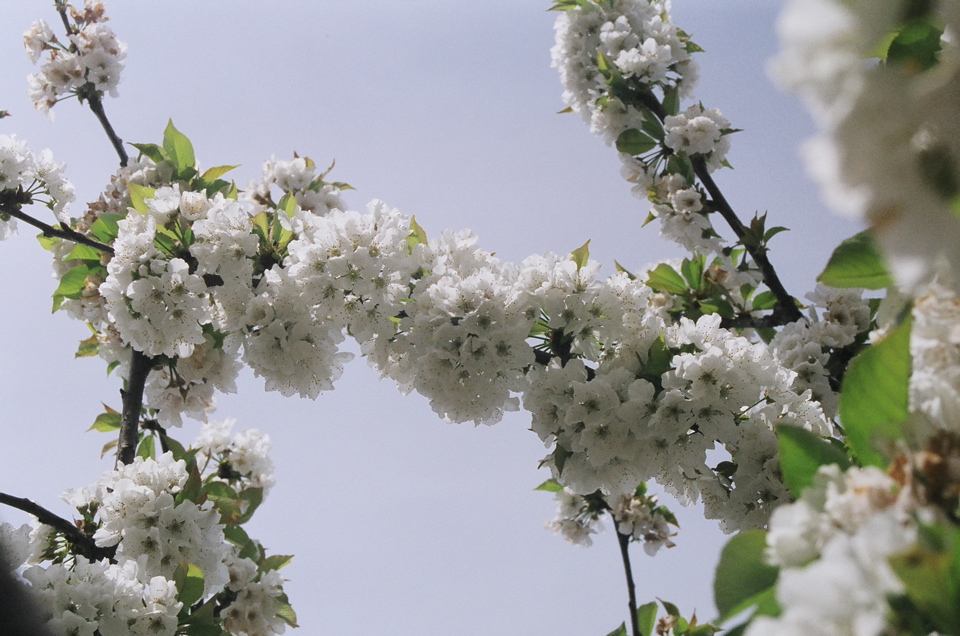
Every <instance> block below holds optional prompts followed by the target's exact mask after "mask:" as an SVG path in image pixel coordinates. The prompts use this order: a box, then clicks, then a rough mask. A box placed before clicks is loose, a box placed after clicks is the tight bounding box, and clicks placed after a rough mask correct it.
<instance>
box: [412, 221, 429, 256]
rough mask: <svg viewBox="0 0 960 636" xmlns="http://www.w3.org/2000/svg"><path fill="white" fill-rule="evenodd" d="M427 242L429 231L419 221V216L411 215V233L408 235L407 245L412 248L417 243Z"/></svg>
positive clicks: (423, 243)
mask: <svg viewBox="0 0 960 636" xmlns="http://www.w3.org/2000/svg"><path fill="white" fill-rule="evenodd" d="M426 244H427V232H426V230H424V229H423V228H422V227H420V224H419V223H417V217H415V216H411V217H410V234H408V235H407V245H409V246H410V249H411V250H412V249H413V248H414V247H415V246H417V245H426Z"/></svg>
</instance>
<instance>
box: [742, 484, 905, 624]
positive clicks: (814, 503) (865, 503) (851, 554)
mask: <svg viewBox="0 0 960 636" xmlns="http://www.w3.org/2000/svg"><path fill="white" fill-rule="evenodd" d="M912 507H913V504H912V503H911V496H910V491H909V489H907V490H902V489H900V488H899V484H898V483H897V482H896V481H894V480H893V479H892V478H891V477H889V476H888V475H886V474H885V473H883V472H882V471H880V470H879V469H876V468H872V467H868V468H851V469H849V470H847V472H846V473H843V472H841V471H840V469H839V468H838V467H837V466H836V465H829V466H822V467H821V468H820V470H819V472H818V473H817V474H816V476H815V478H814V483H813V485H812V486H810V487H808V488H807V489H806V490H804V492H803V495H802V497H801V498H800V500H799V501H797V502H795V503H792V504H788V505H785V506H782V507H780V508H778V509H777V510H775V511H774V513H773V516H772V517H771V519H770V530H769V533H768V535H767V551H766V556H767V560H768V561H769V562H770V563H771V564H773V565H777V566H779V567H780V577H779V579H778V581H777V589H776V591H777V600H778V601H779V603H780V606H781V608H782V613H781V615H780V616H778V617H776V618H768V617H759V618H756V619H754V621H753V622H752V623H751V625H750V627H749V628H748V630H747V634H748V636H761V635H762V636H766V635H767V634H784V635H788V636H793V635H800V634H814V633H816V634H858V635H862V636H879V635H880V634H883V633H887V632H886V631H885V628H886V626H887V618H888V612H889V605H888V602H887V601H888V598H889V597H890V596H893V595H896V594H898V593H902V591H903V584H902V583H901V582H900V580H899V579H898V578H897V576H896V574H895V573H894V571H893V569H892V568H891V567H890V564H889V562H888V557H889V556H891V555H893V554H896V553H898V552H901V551H903V550H905V549H906V548H908V547H909V546H910V545H911V544H912V543H913V542H914V540H915V538H916V530H917V525H916V524H917V522H916V520H915V519H916V518H915V517H914V516H912V515H911V512H913V510H912Z"/></svg>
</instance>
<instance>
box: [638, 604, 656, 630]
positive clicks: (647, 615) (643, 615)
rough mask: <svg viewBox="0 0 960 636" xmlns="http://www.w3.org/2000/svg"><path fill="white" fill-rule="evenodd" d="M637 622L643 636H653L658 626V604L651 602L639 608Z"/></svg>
mask: <svg viewBox="0 0 960 636" xmlns="http://www.w3.org/2000/svg"><path fill="white" fill-rule="evenodd" d="M637 622H638V623H639V624H640V634H641V636H653V630H654V628H655V627H656V625H657V604H656V603H652V602H651V603H646V604H645V605H641V606H640V607H638V608H637Z"/></svg>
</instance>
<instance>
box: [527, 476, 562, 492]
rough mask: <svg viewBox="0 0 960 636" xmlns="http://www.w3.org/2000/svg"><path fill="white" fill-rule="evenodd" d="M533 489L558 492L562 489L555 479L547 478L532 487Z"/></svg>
mask: <svg viewBox="0 0 960 636" xmlns="http://www.w3.org/2000/svg"><path fill="white" fill-rule="evenodd" d="M534 490H544V491H546V492H560V491H561V490H563V486H561V485H560V483H559V482H558V481H557V480H556V479H548V480H547V481H545V482H543V483H542V484H540V485H539V486H537V487H536V488H534Z"/></svg>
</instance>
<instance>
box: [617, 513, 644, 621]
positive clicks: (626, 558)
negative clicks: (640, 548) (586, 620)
mask: <svg viewBox="0 0 960 636" xmlns="http://www.w3.org/2000/svg"><path fill="white" fill-rule="evenodd" d="M610 517H611V518H612V519H613V531H614V532H616V533H617V541H618V542H619V543H620V557H621V558H622V559H623V571H624V572H625V573H626V575H627V594H628V596H629V600H628V605H629V607H630V627H631V630H632V631H631V633H632V634H633V636H641V635H640V617H639V616H637V588H636V585H634V583H633V568H632V567H630V536H629V535H626V534H621V533H620V524H618V523H617V518H616V517H614V516H613V513H612V512H611V513H610Z"/></svg>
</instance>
